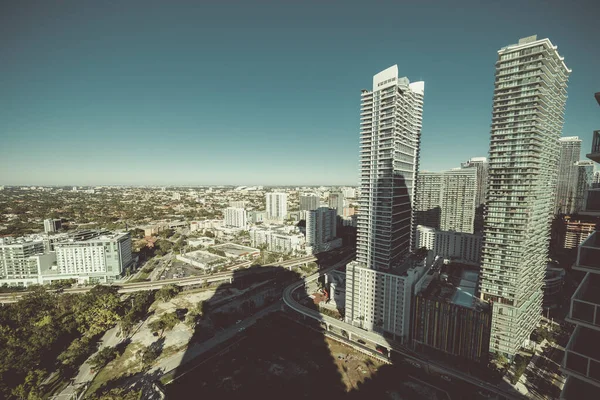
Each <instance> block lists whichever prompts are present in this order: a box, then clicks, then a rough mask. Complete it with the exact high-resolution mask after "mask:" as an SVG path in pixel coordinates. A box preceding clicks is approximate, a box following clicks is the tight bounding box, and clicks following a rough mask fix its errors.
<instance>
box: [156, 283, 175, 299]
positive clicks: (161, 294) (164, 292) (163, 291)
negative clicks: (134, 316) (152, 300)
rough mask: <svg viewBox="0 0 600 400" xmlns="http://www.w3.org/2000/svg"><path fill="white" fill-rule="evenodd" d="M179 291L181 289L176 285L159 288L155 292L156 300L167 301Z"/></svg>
mask: <svg viewBox="0 0 600 400" xmlns="http://www.w3.org/2000/svg"><path fill="white" fill-rule="evenodd" d="M180 291H181V288H180V287H179V286H177V285H173V284H169V285H165V286H163V287H161V288H160V289H159V290H158V292H156V299H157V300H159V301H169V300H171V299H172V298H173V297H175V296H177V294H178V293H179V292H180Z"/></svg>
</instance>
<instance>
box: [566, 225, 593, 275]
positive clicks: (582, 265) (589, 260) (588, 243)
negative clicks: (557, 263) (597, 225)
mask: <svg viewBox="0 0 600 400" xmlns="http://www.w3.org/2000/svg"><path fill="white" fill-rule="evenodd" d="M598 232H599V231H595V232H594V233H592V234H591V235H590V236H589V237H588V238H587V239H586V240H585V242H583V243H582V244H581V245H580V246H579V249H577V263H576V264H575V265H573V269H575V270H578V271H584V272H592V273H594V274H600V234H599V233H598Z"/></svg>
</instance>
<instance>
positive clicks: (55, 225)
mask: <svg viewBox="0 0 600 400" xmlns="http://www.w3.org/2000/svg"><path fill="white" fill-rule="evenodd" d="M61 227H62V222H61V220H60V219H45V220H44V232H46V233H54V232H58V231H59V230H60V228H61Z"/></svg>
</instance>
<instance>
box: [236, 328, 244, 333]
mask: <svg viewBox="0 0 600 400" xmlns="http://www.w3.org/2000/svg"><path fill="white" fill-rule="evenodd" d="M245 330H246V328H240V329H239V330H238V332H244V331H245Z"/></svg>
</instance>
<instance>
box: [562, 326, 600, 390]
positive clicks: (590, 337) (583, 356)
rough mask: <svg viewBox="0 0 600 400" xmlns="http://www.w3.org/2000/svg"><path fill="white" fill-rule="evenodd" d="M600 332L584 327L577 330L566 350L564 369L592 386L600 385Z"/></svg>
mask: <svg viewBox="0 0 600 400" xmlns="http://www.w3.org/2000/svg"><path fill="white" fill-rule="evenodd" d="M599 342H600V331H597V330H594V329H589V328H586V327H583V326H578V327H577V328H575V332H573V335H572V336H571V339H570V340H569V344H567V347H566V348H565V358H564V360H563V364H562V368H563V369H564V370H565V372H566V373H567V374H569V375H571V374H572V375H574V376H575V377H578V378H580V379H582V380H585V381H587V382H589V383H592V384H600V346H598V343H599Z"/></svg>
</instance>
